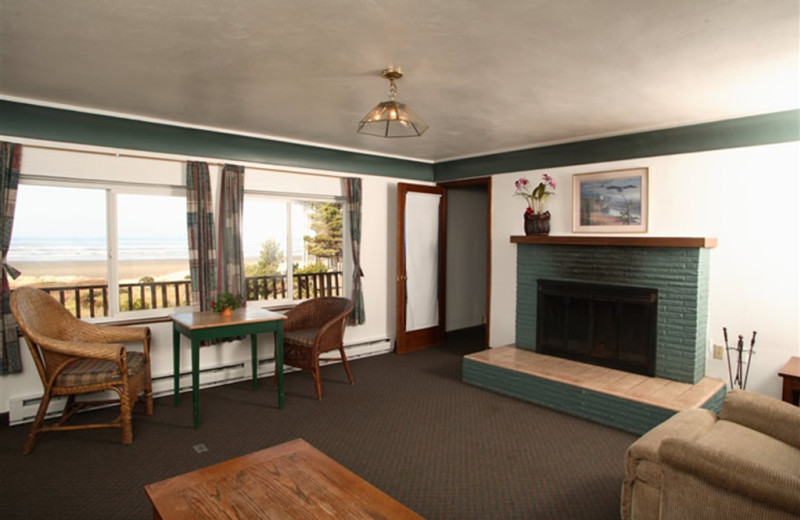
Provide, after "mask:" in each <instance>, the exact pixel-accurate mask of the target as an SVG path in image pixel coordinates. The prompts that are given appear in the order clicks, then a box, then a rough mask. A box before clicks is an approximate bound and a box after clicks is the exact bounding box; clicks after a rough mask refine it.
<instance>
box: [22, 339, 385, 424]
mask: <svg viewBox="0 0 800 520" xmlns="http://www.w3.org/2000/svg"><path fill="white" fill-rule="evenodd" d="M345 351H346V352H347V359H348V360H354V359H359V358H362V357H368V356H375V355H378V354H386V353H388V352H391V351H392V341H391V339H390V338H379V339H375V340H368V341H361V342H358V343H352V344H348V345H346V346H345ZM331 363H338V361H328V362H324V363H323V365H328V364H331ZM250 365H251V363H250V360H249V359H248V360H246V361H238V362H236V363H231V364H229V365H219V366H215V367H206V368H202V369H200V372H199V375H200V388H201V389H202V388H210V387H213V386H219V385H227V384H231V383H238V382H240V381H244V380H250V379H251V377H252V375H251V374H252V372H251V368H250ZM295 370H297V369H296V368H294V367H288V366H285V367H284V373H288V372H293V371H295ZM274 373H275V358H264V359H259V360H258V377H259V378H262V377H267V376H271V375H274ZM179 381H180V392H185V391H190V390H191V388H192V373H191V370H189V371H184V372H181V375H180V380H179ZM174 385H175V382H174V379H173V375H172V373H168V374H163V375H160V376H156V375H153V396H154V397H164V396H166V395H173V394H174ZM101 395H107V398H108V399H114V398H116V395H117V394H116V393H115V392H111V391H109V392H105V393H104V394H96V395H92V396H91V397H92V399H97V398H103V397H101ZM78 400H80V398H78ZM41 402H42V394H41V393H39V394H36V395H28V396H14V397H12V398H10V399H9V401H8V423H9V425H10V426H16V425H18V424H24V423H29V422H33V420H34V419H35V418H36V413H37V412H38V411H39V404H40V403H41ZM65 402H66V398H65V397H56V398H53V399H51V400H50V405H49V406H48V407H47V414H46V416H45V417H47V418H48V419H51V418H53V417H58V416H59V415H61V412H62V411H63V410H64V405H65ZM106 406H115V405H113V404H111V405H106ZM97 408H100V407H99V406H95V407H88V408H85V409H84V410H82V412H83V411H86V410H92V409H97Z"/></svg>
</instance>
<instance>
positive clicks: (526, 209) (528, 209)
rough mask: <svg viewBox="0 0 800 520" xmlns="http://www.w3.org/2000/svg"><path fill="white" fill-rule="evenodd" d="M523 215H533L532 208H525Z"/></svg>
mask: <svg viewBox="0 0 800 520" xmlns="http://www.w3.org/2000/svg"><path fill="white" fill-rule="evenodd" d="M525 214H526V215H533V208H532V207H530V206H528V207H527V208H525Z"/></svg>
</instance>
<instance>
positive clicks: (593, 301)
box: [536, 279, 658, 376]
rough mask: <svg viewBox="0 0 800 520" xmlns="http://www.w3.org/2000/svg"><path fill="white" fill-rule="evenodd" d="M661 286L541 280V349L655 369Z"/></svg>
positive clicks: (632, 369) (630, 368)
mask: <svg viewBox="0 0 800 520" xmlns="http://www.w3.org/2000/svg"><path fill="white" fill-rule="evenodd" d="M657 314H658V289H653V288H647V287H631V286H623V285H601V284H592V283H582V282H568V281H560V280H543V279H540V280H539V281H538V296H537V317H536V331H537V332H536V336H537V338H536V339H537V341H536V351H537V352H539V353H541V354H547V355H551V356H559V357H563V358H568V359H572V360H575V361H581V362H584V363H591V364H594V365H601V366H606V367H609V368H616V369H619V370H625V371H628V372H634V373H637V374H643V375H647V376H654V375H655V357H656V342H657V338H656V327H657V322H658V319H657V318H658V316H657Z"/></svg>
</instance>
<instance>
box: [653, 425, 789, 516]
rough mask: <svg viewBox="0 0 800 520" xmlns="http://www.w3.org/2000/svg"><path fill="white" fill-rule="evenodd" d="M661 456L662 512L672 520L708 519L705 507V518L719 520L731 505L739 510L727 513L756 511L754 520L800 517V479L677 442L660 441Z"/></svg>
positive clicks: (682, 441)
mask: <svg viewBox="0 0 800 520" xmlns="http://www.w3.org/2000/svg"><path fill="white" fill-rule="evenodd" d="M659 456H660V457H661V463H662V465H663V467H664V480H663V483H662V488H661V493H662V503H661V510H662V511H669V512H670V514H669V516H670V517H671V518H706V517H707V516H706V515H705V514H704V513H703V508H706V509H709V512H710V513H711V515H710V516H708V518H722V517H724V516H725V511H721V510H720V508H724V509H727V508H733V507H736V508H738V509H731V510H730V511H728V512H729V513H732V514H733V513H737V511H738V513H742V512H743V509H746V510H751V511H758V512H759V513H758V515H757V516H758V518H800V475H793V474H791V473H786V472H781V471H779V470H776V469H774V468H770V467H768V466H764V465H762V464H758V463H757V462H753V461H751V460H747V459H743V458H740V457H737V456H736V455H734V454H732V453H729V452H725V451H720V450H716V449H713V448H710V447H708V446H704V445H701V444H698V443H695V442H690V441H687V440H685V439H678V438H668V439H664V441H663V442H662V443H661V448H660V449H659ZM673 513H674V514H673ZM681 515H684V516H681ZM686 515H688V516H686ZM795 515H796V516H795ZM748 518H754V516H748Z"/></svg>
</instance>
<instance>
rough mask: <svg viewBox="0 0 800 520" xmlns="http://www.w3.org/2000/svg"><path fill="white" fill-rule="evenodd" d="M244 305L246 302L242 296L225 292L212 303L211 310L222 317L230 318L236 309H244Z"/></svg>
mask: <svg viewBox="0 0 800 520" xmlns="http://www.w3.org/2000/svg"><path fill="white" fill-rule="evenodd" d="M244 304H245V301H244V299H242V296H241V295H240V294H233V293H230V292H224V293H222V294H220V295H219V298H217V299H216V300H215V301H212V302H211V308H212V309H214V312H217V313H219V314H221V315H222V316H230V315H231V313H232V312H233V311H234V310H235V309H238V308H239V307H244Z"/></svg>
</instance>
